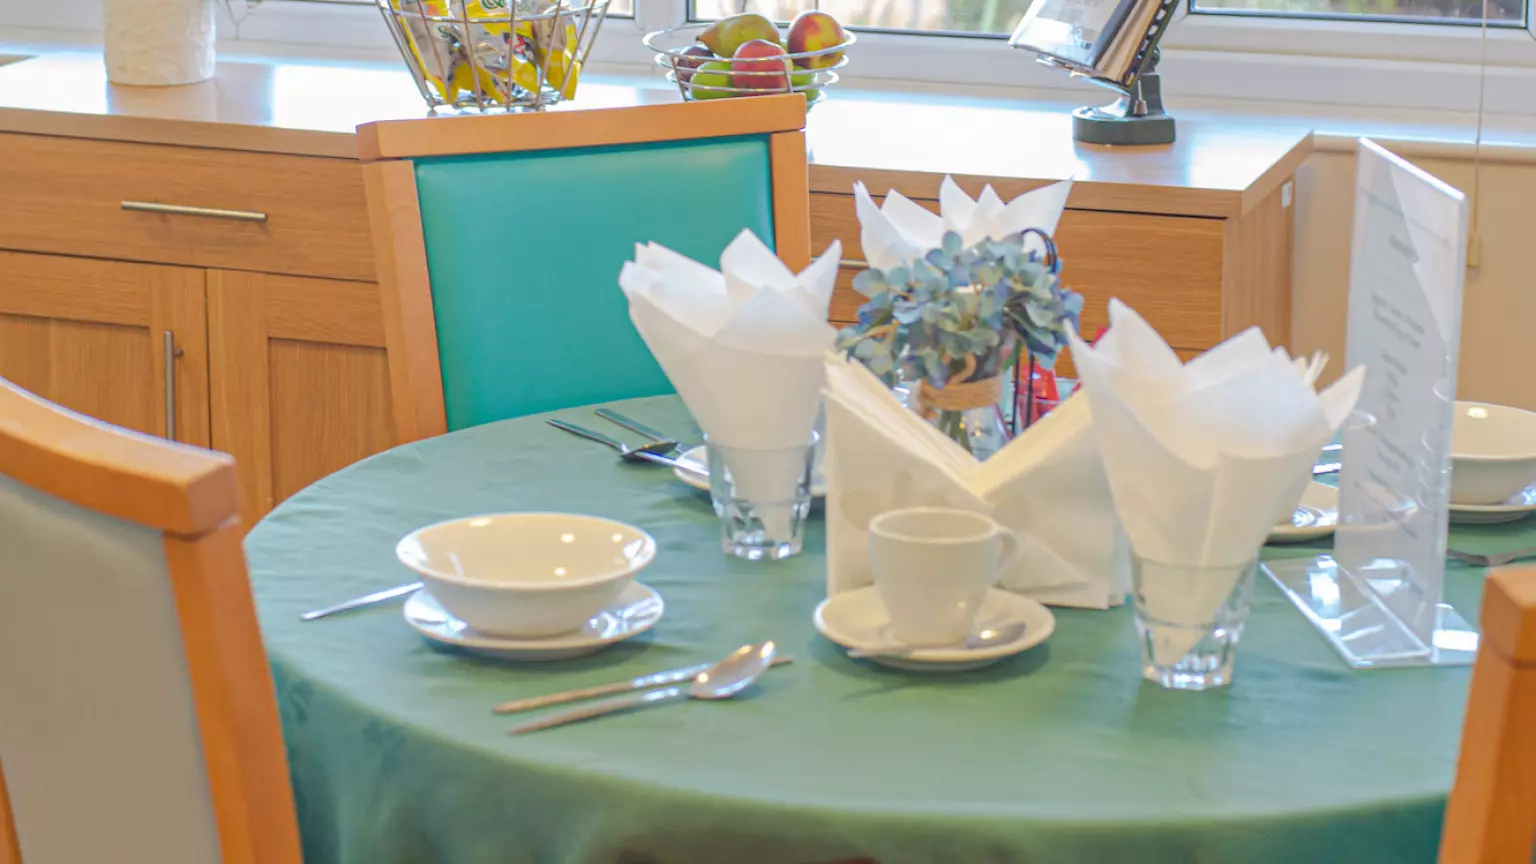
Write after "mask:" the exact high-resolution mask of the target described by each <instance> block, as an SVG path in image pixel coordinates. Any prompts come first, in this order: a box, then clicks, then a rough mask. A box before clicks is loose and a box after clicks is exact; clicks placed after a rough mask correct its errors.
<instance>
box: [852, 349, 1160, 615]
mask: <svg viewBox="0 0 1536 864" xmlns="http://www.w3.org/2000/svg"><path fill="white" fill-rule="evenodd" d="M826 363H827V389H826V412H827V413H826V428H827V458H826V463H825V470H826V475H827V506H826V520H827V593H828V594H829V595H831V594H838V593H841V592H843V591H851V590H853V589H856V588H860V587H863V586H865V585H869V584H871V582H872V581H873V580H872V578H871V575H870V572H869V558H868V553H867V549H868V543H869V539H868V538H869V532H868V525H869V521H870V519H872V518H874V517H875V516H877V515H879V514H880V513H883V512H886V511H888V510H895V509H900V508H904V507H923V506H937V507H954V508H959V509H963V510H970V511H973V512H977V513H984V514H986V515H989V516H991V517H992V518H994V519H996V520H997V521H998V522H999V523H1001V524H1002V525H1004V526H1006V527H1008V528H1012V529H1013V530H1014V531H1016V532H1017V533H1018V537H1019V542H1020V552H1019V555H1018V556H1017V557H1016V558H1015V559H1014V561H1013V563H1012V564H1011V565H1010V566H1009V567H1008V569H1007V570H1006V571H1005V572H1004V573H1003V574H1002V578H1001V586H1002V587H1003V588H1005V589H1008V590H1010V591H1015V592H1018V593H1020V594H1024V595H1026V596H1029V597H1031V598H1034V599H1035V600H1038V601H1040V602H1042V603H1047V604H1050V605H1057V606H1079V607H1086V608H1091V609H1105V608H1108V607H1110V606H1117V605H1119V604H1120V603H1122V602H1123V601H1124V599H1125V594H1126V591H1127V590H1129V587H1130V563H1129V552H1128V546H1127V544H1126V542H1125V538H1124V535H1123V534H1122V533H1121V531H1120V528H1119V525H1118V523H1117V522H1116V519H1115V514H1114V508H1113V506H1112V505H1111V501H1110V494H1109V485H1108V482H1107V480H1106V479H1105V477H1104V469H1103V466H1102V464H1101V462H1100V459H1099V454H1098V450H1097V448H1096V447H1095V445H1094V441H1093V436H1092V435H1091V434H1089V431H1090V427H1091V425H1092V418H1091V416H1090V414H1089V411H1088V403H1087V401H1086V400H1085V399H1083V398H1082V397H1081V396H1074V397H1071V398H1069V399H1067V401H1066V402H1064V403H1062V405H1061V406H1060V407H1059V408H1057V409H1056V410H1055V411H1052V412H1051V413H1050V414H1047V415H1046V416H1045V417H1044V418H1043V419H1042V420H1040V421H1039V422H1037V423H1035V424H1033V425H1031V426H1030V427H1029V428H1028V429H1027V430H1025V432H1024V433H1023V434H1022V435H1020V436H1019V437H1018V438H1015V439H1014V440H1013V441H1011V442H1009V443H1008V445H1007V446H1005V447H1004V448H1003V449H1002V450H1001V451H999V452H998V453H996V454H994V455H993V456H992V458H990V459H988V460H986V462H978V461H977V460H976V457H975V456H972V455H971V454H970V453H967V452H966V451H965V449H964V448H963V447H961V446H960V445H959V444H957V443H956V442H955V441H953V440H952V439H950V438H949V436H947V435H945V434H944V433H942V432H940V431H939V430H938V429H937V428H935V427H934V426H933V425H932V424H931V423H928V422H926V421H924V420H923V419H922V418H920V417H919V416H917V415H916V414H914V413H913V412H912V411H911V410H909V409H907V408H906V407H904V406H903V405H902V404H901V402H900V401H899V400H898V399H897V397H896V396H895V394H893V393H892V392H891V390H890V389H889V388H887V387H886V386H885V384H883V383H882V382H881V381H880V379H879V378H878V377H876V376H875V375H874V374H873V373H871V372H870V371H869V370H868V369H866V368H864V366H863V365H862V364H860V363H858V362H857V361H853V360H849V359H847V358H845V357H843V356H842V355H839V354H829V355H828V356H827V360H826Z"/></svg>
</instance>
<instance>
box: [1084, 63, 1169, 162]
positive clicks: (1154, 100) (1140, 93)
mask: <svg viewBox="0 0 1536 864" xmlns="http://www.w3.org/2000/svg"><path fill="white" fill-rule="evenodd" d="M1072 137H1073V138H1074V139H1076V140H1078V141H1082V142H1083V143H1085V144H1133V145H1134V144H1172V143H1173V141H1174V124H1173V118H1172V117H1170V116H1168V115H1167V114H1165V113H1163V89H1162V83H1161V81H1160V80H1159V79H1158V77H1157V73H1156V72H1148V73H1146V74H1144V75H1142V76H1141V77H1140V78H1138V79H1137V80H1136V83H1135V84H1133V85H1131V88H1130V91H1129V92H1127V93H1125V94H1123V95H1121V97H1120V98H1119V99H1116V100H1115V103H1114V104H1113V105H1105V106H1104V107H1102V108H1090V107H1084V108H1078V109H1077V110H1075V111H1073V112H1072Z"/></svg>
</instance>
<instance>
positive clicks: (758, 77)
mask: <svg viewBox="0 0 1536 864" xmlns="http://www.w3.org/2000/svg"><path fill="white" fill-rule="evenodd" d="M710 26H711V24H710V23H709V22H705V23H702V24H684V25H683V26H681V27H669V28H667V29H666V30H657V31H655V32H653V33H647V34H646V35H645V40H644V41H645V47H647V48H649V49H651V50H652V51H654V52H656V57H655V62H656V65H657V66H658V67H660V68H662V69H664V70H666V74H667V80H668V81H671V82H672V83H673V84H676V85H677V90H678V92H679V93H681V94H682V96H683V98H684V99H686V100H689V101H697V100H701V99H721V98H728V97H733V96H764V95H768V94H771V93H804V94H805V100H806V104H807V106H810V105H815V104H816V103H817V102H820V101H821V100H822V99H823V98H825V97H826V90H827V88H828V87H831V86H832V85H833V84H836V83H837V82H838V80H839V78H840V76H839V75H838V71H837V70H839V69H842V68H843V67H844V66H847V65H848V49H849V48H851V47H852V46H853V44H854V43H855V42H857V41H858V37H857V36H855V35H854V34H853V33H851V32H848V33H846V34H845V35H846V36H847V37H848V38H847V39H845V40H844V41H843V42H842V43H841V44H838V45H833V46H830V47H827V48H822V49H820V50H817V51H804V52H801V53H799V54H785V55H784V56H783V57H782V58H770V59H763V58H753V59H752V60H751V61H750V62H753V63H768V62H771V60H772V59H783V60H787V61H789V64H790V74H789V75H788V76H786V75H785V74H784V73H783V72H780V71H778V70H776V69H768V70H763V71H751V70H741V71H734V70H733V71H732V73H731V76H732V79H733V84H738V83H739V84H747V85H749V86H745V87H741V86H728V85H723V84H715V83H711V82H707V81H700V80H695V79H694V73H695V72H696V71H697V70H696V66H697V64H699V63H702V62H706V61H707V60H708V59H709V58H700V57H696V56H692V55H688V54H685V53H684V52H685V51H687V50H688V49H689V48H691V47H692V46H693V45H694V44H695V43H696V42H698V41H699V36H700V34H702V33H703V32H704V31H705V30H707V29H709V27H710ZM834 55H841V56H837V58H836V60H834V61H832V62H827V61H826V59H825V58H828V57H832V56H834ZM715 59H716V60H723V61H726V62H730V61H729V58H725V57H718V58H715ZM817 60H821V61H822V62H824V63H826V65H825V66H821V67H819V68H814V69H804V68H801V65H800V64H801V63H807V62H808V63H813V64H814V63H815V62H816V61H817ZM736 76H742V77H743V78H744V79H746V80H743V81H735V80H734V79H735V77H736ZM758 81H761V82H762V83H761V85H760V86H759V85H758V84H757V82H758Z"/></svg>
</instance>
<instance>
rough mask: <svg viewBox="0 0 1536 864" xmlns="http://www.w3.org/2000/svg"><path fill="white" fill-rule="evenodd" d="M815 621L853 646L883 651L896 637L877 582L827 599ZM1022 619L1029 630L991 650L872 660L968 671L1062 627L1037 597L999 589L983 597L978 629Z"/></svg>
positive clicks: (923, 651)
mask: <svg viewBox="0 0 1536 864" xmlns="http://www.w3.org/2000/svg"><path fill="white" fill-rule="evenodd" d="M812 620H813V621H814V622H815V624H816V630H817V632H819V633H821V635H823V636H825V637H827V639H829V640H831V641H832V642H835V643H837V644H838V645H841V646H843V647H844V648H849V649H860V650H869V649H882V648H885V647H887V646H889V645H890V644H891V641H892V639H893V638H894V636H893V634H892V631H891V616H890V613H889V612H887V611H886V608H885V604H884V603H882V602H881V601H880V592H879V591H878V590H877V589H876V588H875V586H873V585H866V586H865V587H863V588H855V589H854V590H852V591H844V592H842V593H841V594H836V595H833V596H832V597H829V598H827V599H826V600H823V601H822V603H821V605H820V606H817V607H816V613H815V615H814V616H813V618H812ZM1020 622H1022V623H1023V624H1024V632H1023V633H1022V634H1020V636H1019V637H1018V638H1017V639H1015V640H1013V641H1012V642H1003V643H999V644H993V645H988V646H987V647H985V648H966V647H963V646H957V647H951V648H918V649H915V650H913V651H912V652H911V653H908V654H895V655H892V654H882V655H879V656H875V657H870V658H869V662H871V663H878V664H879V665H881V666H889V667H891V668H893V669H906V670H909V671H913V672H963V671H966V670H969V669H980V668H981V667H983V666H990V665H992V664H993V663H996V662H997V661H999V660H1001V659H1003V658H1004V657H1011V656H1013V655H1014V654H1019V653H1022V652H1024V651H1028V650H1029V649H1031V648H1033V647H1035V646H1036V645H1039V644H1040V643H1042V642H1044V641H1045V640H1047V639H1049V638H1050V637H1051V633H1053V632H1055V630H1056V616H1054V615H1052V614H1051V610H1049V609H1047V608H1045V607H1044V606H1042V605H1040V604H1039V603H1037V602H1036V601H1034V600H1031V599H1029V598H1028V597H1025V596H1023V595H1021V594H1013V593H1010V592H1008V591H1002V590H999V589H997V588H993V589H990V590H988V591H987V595H986V598H985V599H984V600H982V603H981V611H980V613H979V614H978V615H977V617H976V624H975V626H976V628H977V629H981V628H987V629H996V630H1002V629H1005V628H1008V627H1010V626H1011V625H1013V624H1016V623H1020Z"/></svg>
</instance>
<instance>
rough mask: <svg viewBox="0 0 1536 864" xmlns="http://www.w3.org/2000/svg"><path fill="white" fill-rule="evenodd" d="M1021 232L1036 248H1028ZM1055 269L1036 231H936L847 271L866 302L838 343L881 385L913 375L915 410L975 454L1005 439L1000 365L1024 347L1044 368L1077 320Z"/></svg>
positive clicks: (1076, 306) (1047, 240)
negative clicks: (904, 256) (935, 240)
mask: <svg viewBox="0 0 1536 864" xmlns="http://www.w3.org/2000/svg"><path fill="white" fill-rule="evenodd" d="M988 191H990V190H988ZM1063 200H1065V199H1064V196H1063ZM1058 214H1059V211H1058ZM1050 222H1051V224H1052V226H1054V223H1055V219H1051V220H1050ZM1031 237H1035V238H1038V239H1039V240H1040V241H1041V244H1040V245H1042V246H1043V247H1044V250H1043V252H1042V251H1036V250H1032V249H1029V248H1028V243H1029V239H1030V238H1031ZM1060 273H1061V261H1060V259H1059V258H1058V256H1057V255H1056V250H1055V243H1054V242H1053V241H1052V239H1051V237H1050V234H1049V233H1047V232H1046V231H1045V230H1042V229H1039V228H1028V229H1025V230H1022V231H1018V232H1014V233H1010V234H1007V235H1006V236H1003V237H1001V238H1000V239H993V238H992V237H990V236H984V237H982V239H980V240H978V241H976V242H973V243H971V244H969V245H968V244H967V243H966V241H965V239H964V238H963V236H962V234H961V232H960V231H957V230H946V231H945V232H944V233H943V235H942V237H941V239H940V242H939V245H938V247H937V248H933V249H930V250H928V251H927V252H926V253H924V254H922V255H921V257H917V258H912V259H910V260H905V261H903V262H902V263H898V264H895V265H894V266H890V267H888V268H887V269H883V270H882V269H878V268H876V267H871V268H870V269H867V270H865V271H863V272H861V273H859V274H858V276H856V277H855V279H854V287H855V288H856V289H857V290H859V291H860V292H861V293H863V294H865V295H866V296H868V297H869V300H868V302H866V303H865V304H864V305H863V306H862V307H860V309H859V315H858V323H857V324H854V325H851V326H849V327H847V328H845V329H844V330H843V331H842V333H841V334H840V335H839V340H838V346H839V348H840V349H841V350H843V351H845V352H847V353H848V354H849V355H850V356H852V357H854V358H856V359H858V360H859V361H860V362H862V363H863V364H864V365H865V366H866V367H868V368H869V370H870V371H871V372H874V373H875V374H876V375H879V376H881V377H882V378H883V379H884V380H885V381H886V383H888V384H890V385H891V386H897V385H898V384H900V383H902V382H908V383H913V382H915V383H916V386H917V392H916V394H915V396H916V400H917V405H918V407H919V408H920V410H921V411H922V413H923V414H924V416H926V417H928V418H929V419H930V420H931V421H932V422H934V424H935V425H936V426H937V427H938V428H939V429H940V430H941V431H943V432H944V433H945V434H946V435H949V436H950V437H951V438H953V439H954V440H955V441H957V442H959V443H960V444H961V445H962V446H963V447H965V449H966V450H967V451H968V452H971V453H973V454H974V455H976V456H977V458H983V459H984V458H986V457H987V456H990V455H991V454H992V453H994V452H996V451H997V450H998V449H1000V448H1001V447H1002V445H1003V444H1005V443H1006V442H1007V433H1006V431H1005V429H1004V428H1003V422H1002V413H1001V410H1000V409H999V407H998V404H999V402H1000V400H1001V398H1002V394H1003V385H1004V381H1005V379H1006V377H1007V372H1008V370H1009V369H1010V368H1015V367H1016V364H1018V363H1019V361H1020V358H1021V356H1022V355H1024V354H1025V352H1027V353H1028V354H1029V356H1030V358H1031V360H1032V361H1033V362H1034V363H1035V364H1037V365H1039V366H1040V367H1042V368H1046V369H1049V368H1051V367H1052V366H1053V365H1054V364H1055V360H1056V355H1057V354H1058V353H1060V351H1061V349H1062V348H1064V347H1065V346H1066V345H1067V328H1068V327H1073V328H1076V327H1077V326H1078V316H1079V315H1080V314H1081V313H1082V309H1083V298H1082V295H1080V294H1077V293H1076V292H1073V291H1071V290H1069V289H1067V288H1065V287H1064V286H1062V284H1061V281H1060Z"/></svg>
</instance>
